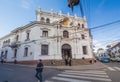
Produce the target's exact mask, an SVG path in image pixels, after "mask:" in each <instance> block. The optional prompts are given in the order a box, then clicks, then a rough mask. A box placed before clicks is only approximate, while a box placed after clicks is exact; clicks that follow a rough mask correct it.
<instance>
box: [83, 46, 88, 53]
mask: <svg viewBox="0 0 120 82" xmlns="http://www.w3.org/2000/svg"><path fill="white" fill-rule="evenodd" d="M82 48H83V54H85V55H86V54H87V46H83V47H82Z"/></svg>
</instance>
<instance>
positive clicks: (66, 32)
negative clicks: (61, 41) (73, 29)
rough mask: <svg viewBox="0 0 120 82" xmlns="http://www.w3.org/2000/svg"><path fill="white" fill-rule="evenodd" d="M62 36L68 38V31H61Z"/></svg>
mask: <svg viewBox="0 0 120 82" xmlns="http://www.w3.org/2000/svg"><path fill="white" fill-rule="evenodd" d="M63 37H64V38H69V32H68V31H66V30H65V31H63Z"/></svg>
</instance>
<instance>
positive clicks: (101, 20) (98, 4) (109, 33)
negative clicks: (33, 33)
mask: <svg viewBox="0 0 120 82" xmlns="http://www.w3.org/2000/svg"><path fill="white" fill-rule="evenodd" d="M81 2H82V6H83V11H84V16H86V18H87V22H88V28H94V27H96V26H99V25H104V24H107V23H111V22H114V21H117V20H120V5H119V4H120V0H81ZM39 7H40V8H41V9H42V10H44V11H48V12H50V10H51V9H53V10H54V12H55V13H57V12H59V11H60V10H61V11H62V13H63V14H67V13H68V12H69V13H70V15H74V14H76V15H77V16H78V17H81V11H80V6H79V5H78V6H75V7H74V11H73V12H72V11H71V9H70V8H69V7H68V2H67V0H11V1H10V0H0V37H3V36H5V35H6V34H9V33H10V32H11V31H12V30H14V29H15V28H17V27H20V26H24V25H26V24H28V23H30V22H31V21H35V20H36V13H35V11H36V10H37V8H39ZM119 27H120V22H119V23H115V24H112V25H109V26H105V27H100V28H96V29H91V33H92V36H93V44H94V47H95V48H96V49H97V48H101V47H103V48H105V46H106V45H107V44H110V43H112V42H116V41H119V40H120V32H119V31H120V28H119Z"/></svg>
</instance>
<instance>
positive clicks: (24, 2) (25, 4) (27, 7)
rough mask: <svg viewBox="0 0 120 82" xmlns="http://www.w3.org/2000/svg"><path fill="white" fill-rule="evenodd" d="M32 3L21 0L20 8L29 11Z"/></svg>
mask: <svg viewBox="0 0 120 82" xmlns="http://www.w3.org/2000/svg"><path fill="white" fill-rule="evenodd" d="M32 4H33V2H32V1H31V0H22V2H21V7H22V8H25V9H29V8H30V7H31V6H32Z"/></svg>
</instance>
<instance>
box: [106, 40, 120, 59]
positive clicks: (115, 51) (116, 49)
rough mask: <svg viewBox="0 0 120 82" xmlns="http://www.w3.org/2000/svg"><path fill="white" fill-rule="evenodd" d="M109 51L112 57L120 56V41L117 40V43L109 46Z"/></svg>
mask: <svg viewBox="0 0 120 82" xmlns="http://www.w3.org/2000/svg"><path fill="white" fill-rule="evenodd" d="M107 51H108V53H109V55H110V56H111V57H116V56H120V42H117V43H116V44H115V45H113V46H110V45H109V47H108V50H107Z"/></svg>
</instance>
